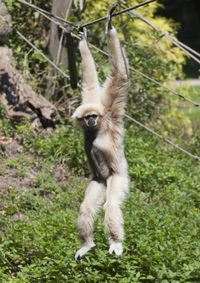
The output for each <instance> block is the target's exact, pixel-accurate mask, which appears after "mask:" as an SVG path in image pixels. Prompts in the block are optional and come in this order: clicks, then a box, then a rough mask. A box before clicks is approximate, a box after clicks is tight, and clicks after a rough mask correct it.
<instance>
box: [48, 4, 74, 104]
mask: <svg viewBox="0 0 200 283" xmlns="http://www.w3.org/2000/svg"><path fill="white" fill-rule="evenodd" d="M71 5H72V0H53V4H52V13H53V14H55V15H57V16H60V17H63V18H67V17H68V16H69V12H70V8H71ZM65 40H66V36H65V33H64V32H63V30H61V29H60V28H59V27H58V25H56V24H54V23H53V22H51V31H50V46H49V51H50V55H51V58H52V60H53V61H54V62H55V63H56V64H57V65H58V64H59V67H60V68H61V69H62V70H63V71H66V70H67V68H68V56H67V50H66V47H65ZM56 75H57V71H56V70H51V71H50V78H52V77H54V78H56V77H57V76H56ZM64 84H66V79H64V78H62V79H61V80H60V81H59V86H62V85H64ZM55 86H56V83H55V82H54V81H53V80H52V79H50V80H49V81H48V84H47V98H48V99H51V100H52V99H54V100H55V97H59V96H61V95H62V94H59V93H57V94H56V92H55Z"/></svg>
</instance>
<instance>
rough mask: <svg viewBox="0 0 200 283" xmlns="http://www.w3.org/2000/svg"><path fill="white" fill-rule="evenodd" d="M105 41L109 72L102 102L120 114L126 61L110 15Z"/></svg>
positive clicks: (124, 89) (126, 73)
mask: <svg viewBox="0 0 200 283" xmlns="http://www.w3.org/2000/svg"><path fill="white" fill-rule="evenodd" d="M107 41H108V51H109V62H110V73H109V76H108V78H107V80H106V81H105V83H104V94H103V99H102V103H103V104H104V105H105V106H106V107H111V106H114V108H113V107H112V108H113V111H114V112H115V113H113V114H114V115H117V114H118V115H119V116H120V115H122V114H123V109H124V104H125V93H126V89H127V87H128V61H127V59H126V56H125V54H124V52H123V50H122V49H121V46H120V41H119V39H118V36H117V31H116V29H115V28H114V27H113V26H112V24H111V20H110V17H108V21H107Z"/></svg>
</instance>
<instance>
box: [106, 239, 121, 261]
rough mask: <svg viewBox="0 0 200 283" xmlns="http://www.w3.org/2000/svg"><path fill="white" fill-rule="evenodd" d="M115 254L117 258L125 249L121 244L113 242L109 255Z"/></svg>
mask: <svg viewBox="0 0 200 283" xmlns="http://www.w3.org/2000/svg"><path fill="white" fill-rule="evenodd" d="M113 252H114V253H115V256H116V258H118V257H119V256H120V255H121V254H122V252H123V248H122V243H121V242H111V244H110V249H109V253H110V254H113Z"/></svg>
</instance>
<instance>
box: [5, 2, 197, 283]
mask: <svg viewBox="0 0 200 283" xmlns="http://www.w3.org/2000/svg"><path fill="white" fill-rule="evenodd" d="M138 2H142V1H127V3H128V4H129V5H134V4H136V3H138ZM5 3H6V4H7V5H8V8H9V10H10V12H11V14H12V16H13V24H14V25H15V26H16V27H17V28H19V29H20V31H21V32H22V33H24V34H25V35H26V36H27V37H28V38H29V39H30V40H31V41H32V42H33V43H34V44H35V45H37V47H39V48H40V49H41V50H42V51H43V52H45V53H46V54H47V55H48V32H49V26H48V25H46V23H47V21H46V20H45V19H44V18H43V17H41V16H40V15H39V14H38V13H37V12H35V11H33V10H31V9H29V8H27V7H25V6H22V5H20V4H19V3H18V2H17V1H12V0H5ZM34 4H36V5H38V6H40V7H42V8H44V9H47V10H50V9H51V3H50V1H47V2H46V3H44V2H43V1H41V0H36V1H34ZM111 5H112V3H111V1H106V0H105V1H95V2H94V1H91V0H87V8H86V10H85V11H84V12H83V13H80V12H79V10H78V7H77V2H76V1H75V2H74V5H73V7H72V14H71V18H70V20H72V21H74V22H76V23H77V22H79V21H80V20H82V22H88V21H90V20H93V19H96V18H98V17H100V16H104V15H105V14H106V13H107V11H108V7H110V6H111ZM158 6H159V5H158V4H157V3H152V4H151V5H149V6H148V7H144V8H140V10H138V11H139V12H141V14H142V15H143V16H144V17H146V18H147V19H149V20H150V21H151V22H153V23H154V24H155V25H157V26H158V27H159V28H160V29H161V30H163V31H166V32H170V33H174V34H175V33H176V30H177V28H178V25H177V24H175V23H173V22H172V21H171V20H166V19H165V18H161V17H159V16H156V17H154V15H155V13H156V11H157V8H158ZM113 23H114V25H116V27H117V29H118V31H119V36H120V39H121V41H122V44H123V45H124V46H125V49H126V53H127V55H128V57H129V62H130V65H132V66H134V68H136V69H138V70H140V71H143V72H144V73H146V74H148V75H150V76H152V77H154V78H155V79H156V80H158V81H159V82H162V83H165V84H168V81H171V80H174V79H177V78H183V77H184V74H183V73H182V66H183V63H184V60H185V58H184V55H183V53H182V52H181V51H180V50H178V49H177V48H174V47H173V46H171V44H170V43H169V42H167V41H166V40H165V39H164V38H163V37H161V36H160V35H159V34H157V33H153V32H152V30H151V29H150V28H149V27H148V26H146V25H145V24H144V23H142V22H141V21H140V20H139V19H137V18H136V17H135V15H132V14H127V15H123V16H120V17H117V18H115V19H113ZM104 30H105V23H101V24H99V25H93V26H91V27H90V28H88V39H89V41H90V42H91V43H93V44H95V45H97V46H98V47H100V48H102V49H104V50H106V42H105V31H104ZM8 45H9V46H10V47H12V48H13V50H14V52H15V58H16V60H17V64H18V67H19V68H20V69H21V71H22V72H23V74H24V75H25V76H26V78H27V79H28V80H29V81H30V82H31V83H32V85H33V87H34V88H35V89H36V90H37V91H38V92H40V93H42V94H44V95H45V89H46V83H47V80H48V79H50V78H49V77H48V74H49V73H48V72H49V66H48V64H47V63H46V62H45V61H44V60H43V59H42V58H41V56H40V55H38V54H37V53H36V52H35V51H34V50H32V49H30V48H29V47H28V46H27V45H26V44H25V43H24V42H22V41H21V39H19V37H17V36H16V34H15V33H14V32H13V35H12V36H11V37H10V41H9V43H8ZM93 54H94V57H95V60H96V62H97V68H98V72H99V75H100V79H101V81H102V80H103V78H104V77H105V75H106V74H107V73H108V64H107V59H106V58H103V57H102V56H101V55H99V54H98V53H97V52H96V51H93ZM77 56H78V57H77V58H79V55H78V48H77ZM79 60H80V59H77V69H78V71H79V77H80V63H79ZM54 79H55V78H54ZM130 80H131V86H130V91H129V93H128V103H127V105H128V106H127V113H128V114H130V115H132V116H133V117H135V118H137V119H138V120H140V121H142V122H145V123H146V124H148V125H150V126H151V127H153V128H155V129H157V130H158V131H159V132H161V133H163V134H164V135H166V136H170V138H172V139H173V140H174V141H175V142H177V143H180V144H181V145H182V146H184V147H185V148H186V149H188V150H189V151H190V152H192V153H193V154H196V155H199V147H200V131H199V130H198V125H199V115H200V113H199V110H198V109H195V111H194V108H190V107H189V106H188V104H185V103H183V102H180V101H179V100H178V99H177V98H176V97H173V96H172V95H171V94H169V93H168V92H166V91H163V89H161V88H158V87H157V86H155V85H154V84H152V83H150V82H148V81H147V80H144V79H143V78H141V77H139V76H138V75H136V74H135V73H131V74H130ZM60 91H63V92H64V91H65V93H66V100H68V99H69V98H70V97H71V99H74V96H76V97H77V93H78V95H79V90H77V91H76V94H75V92H74V91H72V90H71V88H70V85H69V83H67V84H66V85H65V86H64V88H63V89H61V90H60ZM179 91H180V92H181V93H183V94H184V95H185V96H188V97H190V96H191V98H192V99H194V100H198V99H199V89H198V88H192V89H191V87H189V86H188V87H187V86H184V87H181V88H180V89H179ZM177 104H179V105H178V106H179V107H175V105H177ZM59 107H60V108H59ZM67 107H68V106H67ZM58 108H59V109H62V112H61V110H60V113H61V114H62V115H63V116H65V113H70V111H69V108H66V109H65V108H64V110H63V105H62V107H61V105H59V106H58ZM125 128H126V130H125V138H124V143H125V154H126V157H127V160H128V164H129V174H130V178H131V183H130V194H129V196H128V197H127V200H126V201H125V203H124V205H123V213H124V221H125V231H126V239H125V241H124V254H123V256H122V257H121V258H119V259H115V258H114V257H112V256H110V255H109V254H108V239H107V235H106V233H105V230H104V227H103V211H100V213H99V215H98V217H97V219H96V222H95V234H94V237H95V242H96V244H97V246H96V247H95V248H94V249H92V250H91V251H90V252H89V253H88V254H87V255H86V256H85V257H84V258H83V259H82V261H81V263H80V264H79V265H78V264H76V262H75V261H74V254H75V251H76V250H77V249H78V248H79V247H80V243H79V240H78V235H77V232H76V219H77V215H78V211H79V206H80V202H81V200H82V198H83V195H84V190H85V187H86V185H87V183H88V177H89V176H90V171H89V168H88V165H87V161H86V157H85V154H84V151H83V141H82V135H81V133H80V131H79V130H78V129H75V128H74V127H73V126H72V123H71V119H70V118H69V117H65V118H64V119H62V121H61V122H60V124H59V125H58V126H57V127H56V129H54V130H51V131H48V130H42V129H41V130H35V129H33V128H32V127H31V126H30V122H29V121H21V123H19V122H13V121H10V120H9V119H7V118H6V115H5V109H4V108H3V107H2V106H1V108H0V132H1V136H2V137H4V138H5V139H12V140H14V141H17V142H18V148H17V151H16V152H15V154H13V155H9V154H8V149H7V147H6V146H4V145H3V144H2V143H1V155H0V180H2V181H1V182H0V196H1V200H0V279H1V281H2V282H187V281H188V282H190V281H192V282H199V281H200V245H199V243H200V237H199V235H200V231H199V230H200V228H199V227H200V215H199V212H200V211H199V210H200V185H199V184H200V177H199V176H200V166H199V163H198V162H197V161H195V160H193V159H191V158H190V157H188V156H187V155H185V154H183V153H181V152H179V151H177V150H176V149H174V148H172V147H170V146H168V145H166V144H164V143H163V142H162V141H160V140H158V139H157V138H156V137H153V136H152V135H150V134H149V133H148V132H144V130H142V129H140V128H137V127H136V126H135V125H133V124H132V123H130V121H128V120H125ZM58 168H60V169H59V170H61V171H62V172H63V170H64V176H65V178H64V182H63V181H62V178H60V177H58V176H57V174H58V172H60V171H59V170H58ZM6 178H7V179H6ZM27 178H28V183H25V180H26V181H27ZM59 178H60V179H59ZM10 179H12V180H14V181H13V182H11V183H10ZM5 180H7V183H6V182H5ZM60 180H61V181H60ZM20 184H22V185H20Z"/></svg>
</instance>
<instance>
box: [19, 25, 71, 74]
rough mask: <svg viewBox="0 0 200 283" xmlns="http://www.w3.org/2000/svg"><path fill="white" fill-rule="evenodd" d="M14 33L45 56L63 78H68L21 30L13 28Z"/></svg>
mask: <svg viewBox="0 0 200 283" xmlns="http://www.w3.org/2000/svg"><path fill="white" fill-rule="evenodd" d="M15 31H16V33H17V34H18V35H19V36H20V37H21V38H22V39H23V40H24V41H26V42H27V43H28V44H29V45H30V46H31V47H32V48H34V49H35V50H36V51H37V52H38V53H39V54H40V55H41V56H42V57H43V58H45V59H46V60H47V61H48V62H49V64H51V65H52V66H53V67H54V68H55V69H56V70H57V71H59V72H60V73H61V74H62V75H63V76H64V77H65V78H67V79H69V76H68V75H67V74H65V73H64V72H63V71H62V70H61V69H60V68H59V67H58V66H57V65H56V64H55V63H54V62H53V61H51V60H50V59H49V58H48V57H47V56H46V55H45V54H44V53H42V52H41V51H40V50H39V49H38V48H37V47H36V46H35V45H33V44H32V43H31V42H30V41H29V40H28V39H27V38H26V37H25V36H24V35H23V34H22V33H21V32H19V31H18V30H17V29H16V28H15Z"/></svg>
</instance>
